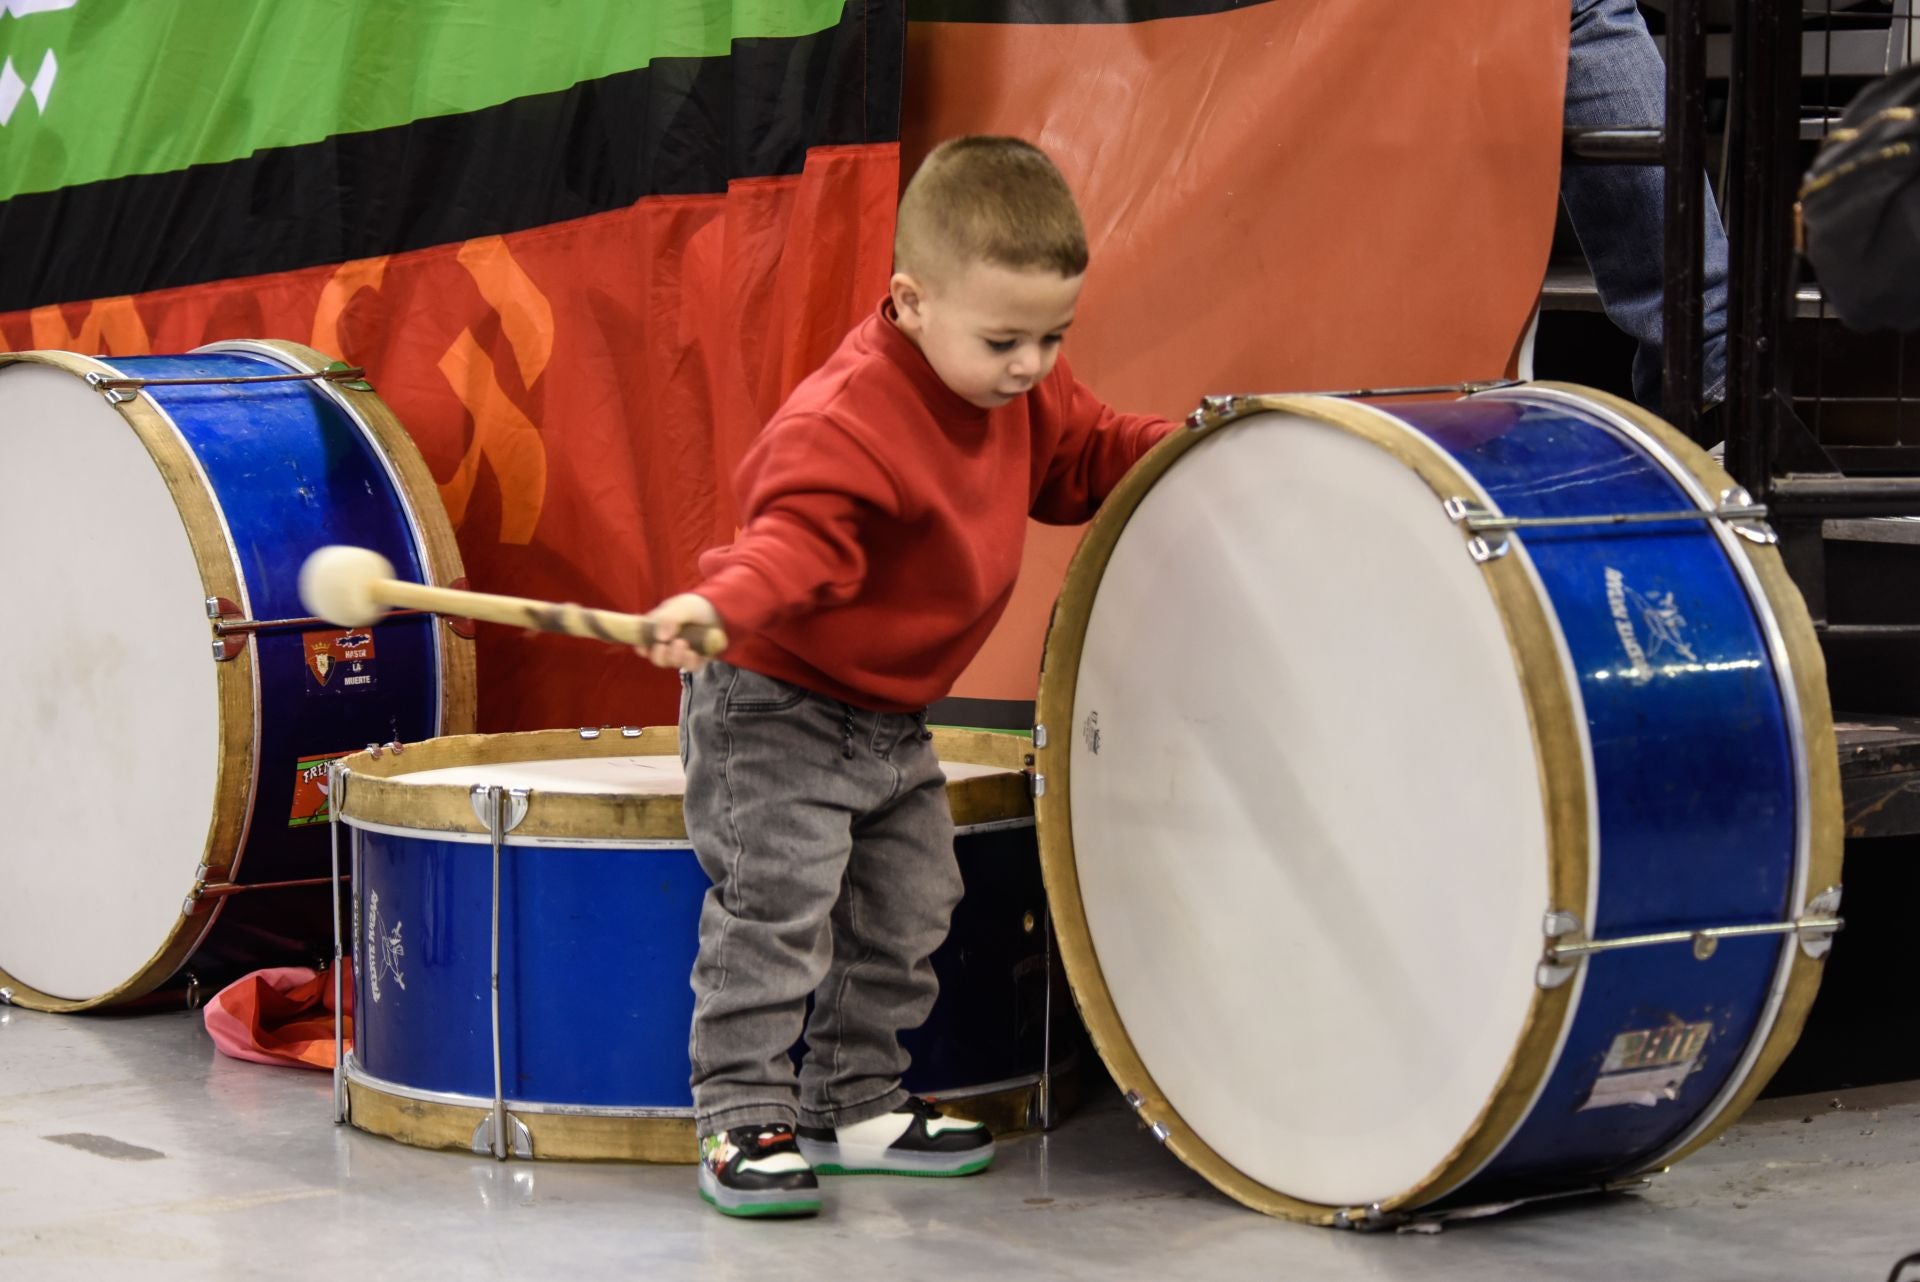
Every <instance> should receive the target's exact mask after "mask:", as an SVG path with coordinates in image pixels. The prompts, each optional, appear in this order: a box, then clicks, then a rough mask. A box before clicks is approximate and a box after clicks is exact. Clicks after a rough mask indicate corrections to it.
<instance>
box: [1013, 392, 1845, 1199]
mask: <svg viewBox="0 0 1920 1282" xmlns="http://www.w3.org/2000/svg"><path fill="white" fill-rule="evenodd" d="M1191 426H1192V428H1193V429H1194V430H1190V431H1186V432H1183V433H1180V434H1178V435H1176V436H1175V437H1173V438H1170V440H1169V441H1168V442H1167V443H1165V444H1163V445H1162V446H1161V447H1160V448H1159V449H1158V450H1157V451H1156V452H1155V453H1154V454H1153V455H1151V456H1150V457H1149V458H1148V459H1147V460H1145V461H1144V462H1143V463H1142V465H1141V466H1140V467H1139V468H1137V469H1136V470H1135V472H1134V473H1133V474H1132V475H1131V476H1130V477H1129V478H1128V480H1127V481H1126V482H1125V483H1124V485H1123V486H1122V487H1121V489H1120V491H1119V492H1118V493H1116V494H1115V495H1114V496H1113V497H1112V498H1111V499H1110V500H1109V501H1108V504H1107V506H1106V508H1105V509H1104V510H1103V511H1102V513H1101V515H1100V516H1099V518H1098V519H1097V520H1096V521H1095V522H1094V524H1093V526H1092V527H1091V529H1090V530H1089V532H1088V535H1087V538H1086V540H1085V542H1084V544H1083V546H1082V548H1081V550H1080V552H1079V553H1078V555H1077V556H1076V558H1075V560H1074V562H1073V565H1072V568H1071V569H1070V571H1069V573H1068V577H1067V581H1066V585H1065V588H1064V590H1063V592H1062V594H1061V597H1060V600H1059V603H1058V606H1057V608H1056V611H1055V616H1054V622H1053V627H1052V631H1051V633H1050V636H1049V639H1048V643H1047V650H1046V658H1045V668H1044V673H1043V677H1042V683H1041V693H1040V715H1039V718H1038V720H1039V722H1040V723H1041V724H1040V727H1039V728H1038V729H1037V731H1036V763H1035V768H1036V770H1037V771H1038V772H1039V773H1040V774H1041V775H1043V776H1044V778H1045V780H1046V788H1045V791H1044V793H1043V794H1042V796H1041V799H1040V801H1039V803H1038V804H1039V815H1038V819H1039V840H1040V847H1041V855H1042V861H1043V865H1044V867H1045V870H1046V879H1047V887H1048V891H1049V894H1050V897H1051V901H1052V905H1053V909H1054V912H1055V915H1056V921H1057V927H1058V929H1059V932H1060V937H1061V949H1062V954H1063V958H1064V960H1065V963H1066V968H1067V973H1068V978H1069V980H1070V982H1071V985H1072V987H1073V991H1074V994H1075V996H1076V998H1077V999H1078V1001H1079V1004H1080V1006H1081V1011H1082V1014H1083V1016H1084V1018H1085V1019H1086V1022H1087V1026H1088V1029H1089V1031H1090V1032H1091V1033H1092V1035H1093V1038H1094V1042H1095V1045H1096V1046H1097V1047H1098V1049H1099V1050H1100V1051H1101V1053H1102V1055H1103V1057H1104V1058H1105V1059H1106V1061H1107V1064H1108V1066H1109V1067H1110V1068H1111V1069H1112V1070H1113V1074H1114V1077H1115V1079H1116V1081H1117V1082H1118V1083H1119V1085H1120V1086H1121V1088H1122V1090H1123V1091H1124V1092H1125V1093H1126V1095H1127V1098H1128V1099H1129V1100H1130V1101H1131V1102H1132V1104H1133V1106H1134V1107H1135V1109H1136V1110H1137V1111H1138V1112H1139V1115H1140V1117H1141V1119H1142V1120H1143V1121H1144V1122H1145V1123H1146V1124H1147V1125H1149V1126H1150V1127H1151V1128H1152V1131H1153V1133H1154V1134H1155V1135H1156V1136H1157V1137H1159V1138H1160V1139H1162V1140H1163V1141H1164V1142H1165V1143H1166V1145H1167V1146H1168V1147H1169V1148H1171V1149H1172V1150H1173V1151H1174V1152H1175V1153H1176V1154H1177V1155H1178V1156H1179V1157H1180V1158H1181V1159H1182V1160H1184V1161H1185V1162H1187V1163H1188V1164H1189V1165H1191V1166H1192V1167H1194V1168H1195V1169H1196V1170H1197V1171H1199V1172H1200V1173H1201V1174H1203V1175H1204V1176H1205V1177H1206V1178H1207V1179H1209V1180H1211V1181H1212V1182H1213V1183H1214V1184H1215V1185H1217V1186H1218V1187H1220V1188H1221V1189H1223V1190H1224V1191H1226V1192H1227V1193H1229V1194H1231V1195H1232V1196H1234V1197H1236V1198H1238V1199H1240V1200H1241V1201H1243V1202H1245V1203H1247V1204H1248V1205H1250V1206H1253V1207H1256V1208H1258V1209H1260V1210H1263V1211H1268V1212H1271V1213H1274V1214H1278V1215H1283V1216H1288V1217H1291V1218H1296V1219H1301V1220H1308V1221H1313V1222H1317V1223H1322V1224H1343V1225H1360V1226H1364V1225H1370V1224H1380V1223H1384V1222H1388V1221H1391V1220H1392V1219H1393V1218H1395V1216H1396V1215H1398V1214H1399V1213H1402V1212H1407V1211H1412V1210H1415V1209H1427V1210H1431V1211H1434V1212H1436V1213H1438V1212H1440V1211H1443V1210H1444V1209H1446V1208H1458V1207H1461V1206H1463V1205H1467V1204H1488V1203H1494V1202H1500V1201H1505V1200H1510V1199H1515V1198H1528V1197H1533V1196H1544V1195H1548V1194H1553V1193H1559V1192H1563V1191H1572V1190H1578V1189H1589V1188H1596V1187H1604V1186H1607V1185H1609V1184H1611V1183H1613V1182H1615V1181H1618V1180H1621V1179H1623V1178H1626V1177H1630V1176H1634V1175H1637V1174H1639V1173H1641V1172H1646V1171H1650V1170H1655V1169H1658V1168H1660V1167H1663V1166H1665V1165H1666V1164H1667V1163H1669V1162H1671V1161H1673V1160H1675V1159H1676V1158H1677V1157H1680V1156H1682V1155H1684V1154H1685V1153H1687V1152H1689V1151H1691V1150H1693V1149H1695V1148H1698V1147H1699V1146H1700V1145H1702V1144H1704V1143H1706V1142H1707V1141H1709V1140H1710V1139H1712V1138H1713V1137H1714V1136H1715V1135H1716V1134H1718V1133H1719V1132H1720V1131H1721V1130H1722V1129H1723V1128H1724V1127H1726V1126H1727V1125H1728V1124H1729V1123H1730V1122H1731V1121H1732V1120H1733V1118H1734V1117H1735V1116H1736V1115H1737V1114H1738V1113H1739V1112H1740V1110H1741V1109H1742V1108H1744V1107H1745V1106H1746V1104H1747V1103H1748V1102H1750V1101H1751V1100H1752V1099H1753V1098H1754V1097H1755V1095H1757V1094H1758V1092H1759V1090H1760V1088H1761V1086H1762V1085H1763V1084H1764V1083H1765V1081H1766V1080H1767V1077H1768V1076H1769V1075H1770V1074H1771V1073H1772V1072H1773V1070H1774V1069H1775V1068H1776V1067H1777V1066H1778V1065H1779V1063H1780V1061H1781V1059H1782V1058H1783V1057H1784V1056H1785V1054H1786V1052H1787V1050H1788V1048H1789V1047H1790V1046H1791V1044H1792V1042H1793V1040H1794V1038H1795V1037H1796V1036H1797V1034H1798V1031H1799V1029H1800V1026H1801V1023H1802V1020H1803V1017H1804V1016H1805V1013H1806V1010H1807V1007H1808V1005H1809V1003H1810V1002H1811V1000H1812V996H1813V992H1814V988H1815V986H1816V984H1817V982H1818V973H1819V970H1820V966H1821V958H1822V956H1823V955H1824V953H1825V952H1826V950H1827V947H1828V945H1829V942H1830V939H1831V935H1832V932H1833V930H1834V929H1835V927H1836V924H1837V920H1836V916H1835V914H1836V911H1837V908H1838V900H1839V889H1838V884H1837V883H1838V877H1839V870H1840V842H1841V829H1840V806H1839V789H1838V778H1837V776H1838V767H1837V760H1836V756H1835V749H1834V740H1833V731H1832V724H1831V715H1830V712H1829V709H1828V704H1827V695H1826V690H1825V684H1824V675H1823V668H1822V664H1821V656H1820V651H1819V648H1818V646H1817V644H1816V642H1815V639H1814V636H1813V632H1812V628H1811V625H1810V623H1809V620H1808V616H1807V612H1806V610H1805V607H1804V605H1803V603H1802V602H1801V600H1800V598H1799V597H1798V595H1797V593H1796V592H1795V591H1794V590H1793V588H1792V586H1791V584H1790V582H1789V581H1788V579H1787V577H1786V575H1785V573H1784V571H1783V569H1782V566H1781V562H1780V557H1779V555H1778V553H1777V551H1776V549H1775V548H1774V546H1773V545H1772V543H1773V539H1772V534H1771V532H1770V531H1769V530H1768V529H1767V527H1766V526H1765V525H1764V524H1763V522H1762V521H1761V520H1760V519H1759V517H1760V515H1761V514H1760V513H1758V512H1757V511H1756V510H1755V509H1753V508H1752V507H1751V506H1750V505H1749V503H1748V500H1747V499H1746V497H1745V496H1744V495H1743V494H1742V493H1740V492H1739V490H1738V488H1737V487H1736V486H1735V485H1734V483H1733V481H1732V480H1731V479H1730V478H1729V477H1728V476H1727V474H1726V473H1725V472H1723V471H1722V470H1721V469H1720V468H1719V467H1718V466H1717V465H1716V464H1714V463H1713V462H1712V461H1711V460H1710V459H1709V458H1708V457H1707V456H1706V455H1705V454H1704V453H1703V452H1702V451H1700V450H1699V449H1698V448H1696V447H1695V446H1693V445H1692V444H1691V443H1689V442H1687V441H1686V440H1685V439H1684V438H1682V437H1680V436H1679V435H1678V434H1677V433H1676V432H1674V431H1673V430H1672V429H1671V428H1669V427H1668V426H1667V425H1665V424H1663V423H1661V422H1659V421H1657V420H1655V419H1653V418H1652V417H1650V416H1648V415H1646V414H1644V413H1642V412H1641V411H1639V410H1637V409H1635V408H1634V407H1632V406H1630V405H1628V404H1626V403H1624V402H1621V401H1618V400H1615V399H1613V398H1611V397H1607V396H1603V395H1600V394H1598V393H1592V392H1586V391H1582V390H1580V389H1574V388H1566V387H1555V386H1552V385H1547V384H1540V385H1533V386H1520V387H1515V388H1512V389H1508V390H1500V391H1493V392H1488V393H1485V394H1481V395H1476V396H1473V397H1471V398H1469V399H1465V400H1459V401H1453V402H1445V403H1425V404H1412V405H1402V406H1397V407H1395V408H1393V409H1391V410H1389V409H1383V408H1377V407H1374V406H1369V405H1364V404H1357V403H1351V402H1347V401H1340V400H1332V399H1327V398H1319V397H1291V398H1289V397H1271V398H1261V397H1254V398H1228V399H1225V400H1222V401H1216V402H1210V403H1209V404H1208V405H1207V406H1205V407H1203V409H1202V410H1201V411H1200V412H1199V413H1197V414H1196V415H1195V417H1194V420H1193V421H1192V423H1191ZM1170 636H1171V637H1177V638H1179V639H1180V641H1181V642H1182V644H1183V647H1192V648H1195V649H1198V650H1199V651H1201V653H1200V654H1199V655H1197V656H1196V657H1195V658H1194V659H1193V660H1192V661H1189V662H1183V663H1181V664H1179V665H1177V666H1176V667H1174V668H1172V669H1171V670H1170V669H1169V666H1168V664H1167V662H1166V655H1167V644H1168V638H1169V637H1170Z"/></svg>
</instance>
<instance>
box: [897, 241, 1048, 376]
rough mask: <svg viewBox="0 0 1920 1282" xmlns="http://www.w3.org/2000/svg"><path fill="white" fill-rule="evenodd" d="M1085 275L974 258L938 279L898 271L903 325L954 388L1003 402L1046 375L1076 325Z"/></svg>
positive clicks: (928, 359)
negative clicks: (972, 260)
mask: <svg viewBox="0 0 1920 1282" xmlns="http://www.w3.org/2000/svg"><path fill="white" fill-rule="evenodd" d="M1084 280H1085V277H1084V276H1062V275H1060V274H1059V273H1058V272H1055V271H1048V270H1046V269H1044V268H1038V269H1036V268H1014V267H1002V266H1000V265H999V264H998V263H982V262H976V263H972V264H969V265H968V266H966V267H961V268H956V269H954V270H952V271H950V272H947V273H943V274H942V275H941V276H940V277H939V278H938V279H937V280H935V279H933V278H931V277H924V278H923V277H918V276H914V275H911V274H909V273H906V272H898V273H895V275H894V277H893V282H892V293H893V308H894V312H895V314H896V316H897V318H898V319H897V321H896V323H897V324H898V325H899V327H900V331H901V332H902V333H903V334H905V335H906V336H907V337H908V338H909V339H911V340H913V344H914V346H916V347H918V348H919V349H920V351H921V353H922V354H923V355H924V356H926V358H927V363H928V364H929V365H931V366H933V371H934V373H936V374H938V375H939V376H940V381H941V382H943V383H945V384H946V385H947V386H948V387H949V388H951V389H952V390H953V392H954V393H955V394H956V395H958V396H960V397H961V398H962V399H964V400H966V401H968V402H969V403H971V404H974V405H978V406H979V407H980V408H981V409H988V410H990V409H997V408H999V407H1000V406H1002V405H1005V404H1006V403H1007V402H1008V401H1011V400H1012V399H1014V397H1016V396H1021V395H1024V394H1025V393H1026V392H1027V391H1028V389H1030V388H1031V387H1032V386H1033V385H1034V384H1035V383H1038V382H1039V381H1040V380H1041V379H1043V378H1045V377H1046V376H1047V375H1048V373H1050V372H1051V371H1052V369H1053V362H1054V360H1055V358H1056V357H1058V356H1059V355H1060V342H1061V340H1062V339H1063V338H1064V337H1065V336H1066V331H1067V326H1069V325H1071V324H1073V310H1074V307H1075V306H1076V305H1077V304H1078V303H1079V301H1080V286H1081V283H1082V282H1083V281H1084Z"/></svg>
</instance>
